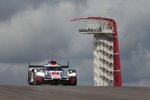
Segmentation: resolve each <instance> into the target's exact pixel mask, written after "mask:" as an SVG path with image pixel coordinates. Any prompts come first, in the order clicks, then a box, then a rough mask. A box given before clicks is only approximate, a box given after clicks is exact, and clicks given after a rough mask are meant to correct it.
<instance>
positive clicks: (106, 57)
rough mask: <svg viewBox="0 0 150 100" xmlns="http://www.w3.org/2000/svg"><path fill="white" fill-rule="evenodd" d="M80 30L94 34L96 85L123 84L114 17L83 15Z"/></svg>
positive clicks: (79, 19)
mask: <svg viewBox="0 0 150 100" xmlns="http://www.w3.org/2000/svg"><path fill="white" fill-rule="evenodd" d="M71 21H78V22H81V23H80V26H81V27H80V28H79V32H80V33H82V34H93V35H94V51H93V53H94V85H95V86H118V87H119V86H122V77H121V69H120V57H119V47H118V34H117V25H116V22H115V21H114V20H113V19H109V18H102V17H83V18H77V19H73V20H71Z"/></svg>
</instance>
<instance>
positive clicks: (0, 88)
mask: <svg viewBox="0 0 150 100" xmlns="http://www.w3.org/2000/svg"><path fill="white" fill-rule="evenodd" d="M0 100H150V88H146V87H145V88H143V87H140V88H139V87H123V88H113V87H92V86H51V85H45V86H44V85H42V86H25V85H0Z"/></svg>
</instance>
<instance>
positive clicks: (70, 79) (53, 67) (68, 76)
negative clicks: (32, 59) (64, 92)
mask: <svg viewBox="0 0 150 100" xmlns="http://www.w3.org/2000/svg"><path fill="white" fill-rule="evenodd" d="M28 83H29V85H42V84H54V85H58V84H62V85H73V86H75V85H77V73H76V70H73V69H70V68H69V64H68V65H67V66H61V65H60V64H57V62H56V61H54V60H51V61H49V62H48V64H46V65H43V66H39V65H30V64H29V68H28Z"/></svg>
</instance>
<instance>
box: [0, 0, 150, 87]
mask: <svg viewBox="0 0 150 100" xmlns="http://www.w3.org/2000/svg"><path fill="white" fill-rule="evenodd" d="M149 7H150V1H148V0H0V84H27V71H28V61H29V60H30V61H31V64H46V63H47V62H48V60H49V59H51V58H53V59H55V60H57V61H58V62H59V63H60V64H63V65H65V64H67V61H69V62H70V66H71V68H74V69H77V72H78V85H83V86H87V85H88V86H91V85H93V36H92V35H82V34H79V33H78V31H77V29H76V28H75V24H73V23H72V22H70V19H72V18H79V17H84V16H101V17H107V18H112V19H115V20H116V22H117V26H118V34H119V49H120V59H121V71H122V78H123V85H124V86H146V87H147V86H148V87H149V86H150V78H149V76H150V73H149V71H150V46H149V43H150V39H149V37H150V35H149V32H150V20H149V18H150V12H149Z"/></svg>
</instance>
